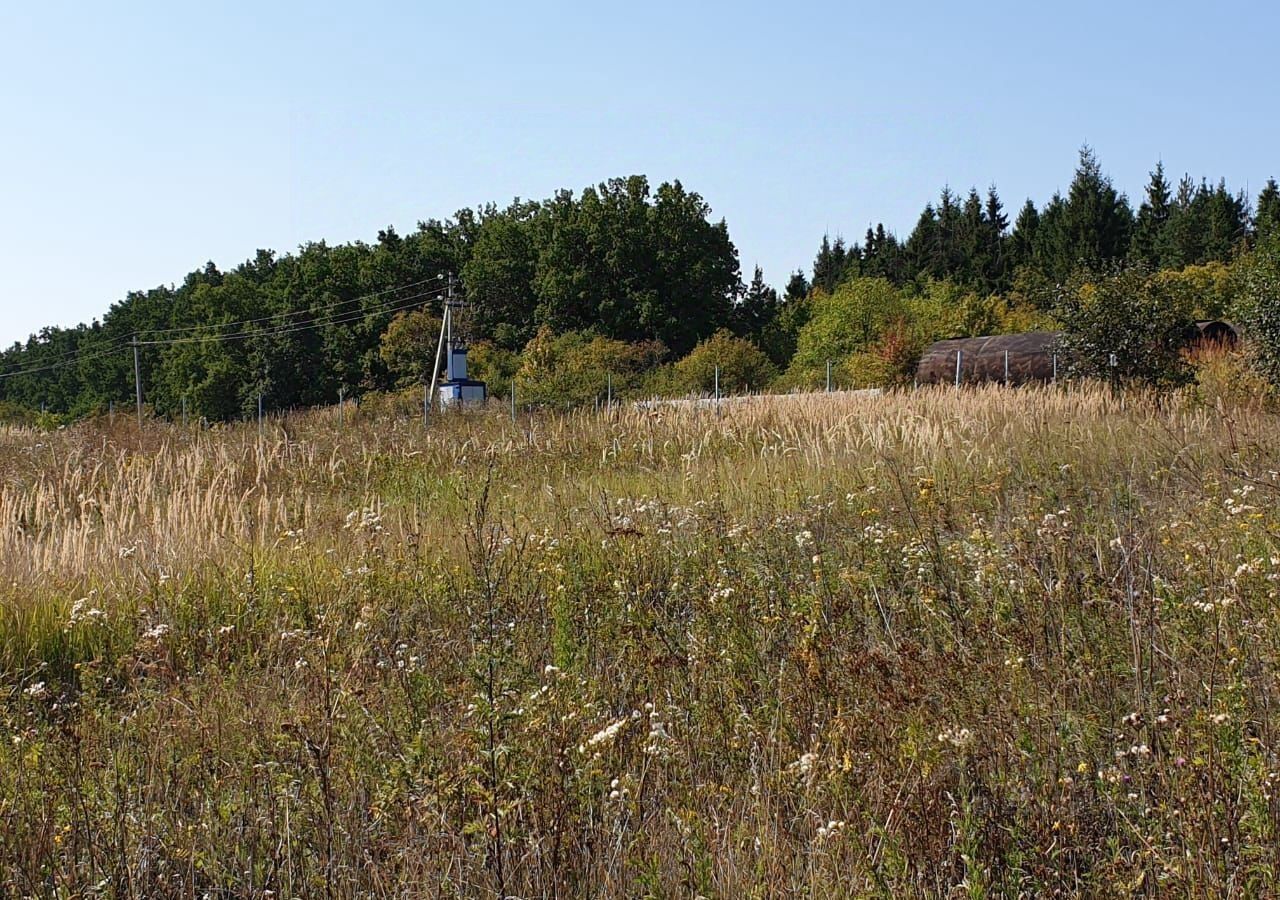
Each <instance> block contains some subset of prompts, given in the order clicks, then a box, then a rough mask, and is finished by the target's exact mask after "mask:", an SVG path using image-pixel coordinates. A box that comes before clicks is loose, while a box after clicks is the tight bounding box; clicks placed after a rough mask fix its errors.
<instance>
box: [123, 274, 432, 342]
mask: <svg viewBox="0 0 1280 900" xmlns="http://www.w3.org/2000/svg"><path fill="white" fill-rule="evenodd" d="M441 277H442V276H436V277H433V278H423V279H420V280H419V281H410V282H409V283H407V284H401V285H397V286H396V287H392V288H386V289H385V290H381V291H375V292H373V293H372V294H363V295H361V296H359V297H352V298H351V299H350V300H340V301H337V302H334V303H330V304H328V305H327V306H322V307H319V308H318V309H309V310H286V311H284V312H278V313H272V314H271V315H269V316H262V317H260V318H257V319H241V320H240V321H237V322H217V323H212V324H210V323H206V324H203V325H187V326H184V327H179V328H151V329H143V330H141V331H139V332H138V333H137V336H139V337H141V336H143V335H154V334H166V335H172V334H185V333H187V332H191V331H200V330H201V329H206V328H207V329H214V328H243V327H245V326H246V325H257V324H259V323H262V322H270V321H273V320H275V319H285V318H288V317H289V316H296V315H304V314H316V313H321V312H327V311H331V310H336V309H337V308H338V307H342V306H350V305H352V304H353V303H361V302H363V301H365V300H372V299H373V298H375V297H382V296H385V295H386V294H393V293H395V292H396V291H407V290H409V289H411V288H416V287H420V286H422V285H424V284H426V283H428V282H431V281H439V280H440V279H441Z"/></svg>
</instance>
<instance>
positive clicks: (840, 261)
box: [813, 234, 856, 294]
mask: <svg viewBox="0 0 1280 900" xmlns="http://www.w3.org/2000/svg"><path fill="white" fill-rule="evenodd" d="M853 259H856V257H853V258H851V254H850V252H849V250H848V249H847V248H846V247H845V243H844V238H843V237H836V240H835V243H832V242H831V240H830V238H829V237H828V236H827V235H825V234H824V235H823V236H822V247H821V248H819V250H818V257H817V259H815V260H814V261H813V286H814V287H815V288H820V289H821V290H823V291H826V292H827V293H828V294H830V293H832V292H834V291H835V289H836V287H837V286H838V285H839V284H840V282H841V281H843V280H844V278H845V275H846V273H847V270H848V268H849V265H850V263H851V262H852V261H853Z"/></svg>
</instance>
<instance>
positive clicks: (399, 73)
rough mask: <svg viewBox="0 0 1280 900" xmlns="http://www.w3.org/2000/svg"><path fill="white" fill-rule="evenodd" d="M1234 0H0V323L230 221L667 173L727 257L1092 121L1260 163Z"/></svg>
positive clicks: (775, 267) (1260, 82)
mask: <svg viewBox="0 0 1280 900" xmlns="http://www.w3.org/2000/svg"><path fill="white" fill-rule="evenodd" d="M1278 25H1280V6H1277V5H1276V4H1274V3H1264V2H1252V3H1243V2H1233V0H1225V2H1223V0H1219V2H1217V3H1185V2H1180V0H1166V2H1160V3H1149V2H1125V0H1112V2H1108V3H1098V2H1080V0H1077V2H1072V3H1029V2H1025V0H1024V2H1017V3H1012V2H982V3H963V4H961V3H942V2H936V3H918V2H917V3H913V2H897V3H893V2H883V0H881V2H877V3H850V2H836V0H828V2H807V3H806V2H790V3H755V2H738V3H727V2H718V0H712V2H698V0H685V2H679V3H677V2H667V0H650V2H647V3H625V4H624V3H608V2H594V3H586V2H581V3H578V2H543V3H509V4H495V3H453V4H447V5H445V4H439V5H437V4H434V3H429V2H418V3H412V2H395V3H390V2H383V3H379V2H365V3H352V2H347V3H342V4H336V3H328V2H310V3H296V2H271V3H262V2H256V3H246V2H224V3H204V4H194V3H183V2H173V0H168V2H162V3H161V2H157V3H139V2H129V0H121V2H117V3H113V4H90V3H83V2H81V3H68V2H59V0H46V2H40V3H21V4H19V3H14V2H10V3H4V4H3V6H2V7H0V115H2V118H0V173H2V174H0V343H3V344H4V345H8V344H9V343H11V342H12V341H13V340H15V339H20V338H25V337H26V336H27V334H29V333H30V332H32V331H34V330H36V329H38V328H39V327H40V326H42V325H47V324H60V325H70V324H75V323H76V322H80V321H87V320H91V319H93V318H95V317H97V316H99V315H101V313H103V312H104V311H105V310H106V309H107V307H108V306H109V305H110V304H111V303H113V302H115V301H117V300H119V299H121V298H122V297H123V296H124V294H125V292H126V291H128V290H131V289H140V288H147V287H153V286H156V285H158V284H168V283H172V282H175V281H179V280H181V278H182V277H183V275H185V274H186V273H187V272H188V271H190V270H191V269H193V268H196V267H198V266H200V265H202V264H203V263H204V261H205V260H208V259H212V260H213V261H214V262H216V263H217V264H218V265H219V266H223V267H227V268H229V267H231V266H234V265H235V264H236V263H238V262H240V261H242V260H243V259H245V258H247V257H248V256H250V255H252V254H253V252H254V251H255V250H256V249H257V248H259V247H269V248H272V249H276V250H281V251H284V250H289V249H292V248H294V247H296V246H297V245H298V244H300V243H302V242H304V241H308V240H318V239H325V240H328V241H330V242H342V241H348V240H353V239H358V238H359V239H366V240H372V239H374V238H375V237H376V234H377V231H378V229H379V228H381V227H385V226H386V225H388V224H390V225H394V226H395V227H396V228H397V229H399V230H401V231H402V232H406V231H410V230H412V229H413V227H414V225H415V224H416V222H417V221H418V220H419V219H425V218H432V217H436V218H443V217H446V216H448V215H450V214H452V213H453V212H454V211H455V210H456V209H458V208H460V207H462V206H472V205H476V204H479V203H484V202H487V201H497V202H499V203H506V202H507V201H509V200H510V199H512V198H513V197H515V196H517V195H518V196H521V197H529V198H543V197H546V196H548V195H550V194H551V193H552V192H553V191H554V190H555V189H557V188H560V187H571V188H574V189H580V188H581V187H583V186H584V185H587V184H591V183H594V182H597V181H601V180H604V179H606V178H609V177H613V176H621V175H627V174H633V173H644V174H647V175H648V176H649V177H650V179H651V181H652V182H653V183H654V184H655V185H656V184H657V183H658V182H660V181H663V180H667V179H673V178H679V179H681V180H682V181H683V182H684V184H685V186H686V187H688V188H690V189H692V190H696V191H698V192H699V193H701V194H702V195H703V196H704V197H705V198H706V199H707V200H708V202H710V204H711V205H712V207H713V209H714V212H715V215H716V216H717V217H719V216H723V217H725V218H726V219H727V220H728V222H729V228H730V234H731V235H732V237H733V239H734V241H735V243H736V244H737V246H738V249H739V252H740V254H741V259H742V265H743V271H744V275H745V276H747V277H749V275H750V270H751V267H752V266H754V265H756V264H759V265H761V266H763V267H764V270H765V275H766V278H767V279H768V280H769V281H771V282H773V283H774V284H777V285H781V284H782V283H783V282H785V280H786V277H787V274H788V272H789V271H790V270H792V269H795V268H796V267H804V268H805V269H806V270H807V269H808V268H809V266H810V264H811V262H812V259H813V255H814V252H815V251H816V249H817V246H818V243H819V242H820V240H821V238H822V235H823V233H824V232H830V233H831V234H833V235H835V234H844V235H845V236H846V237H848V238H850V239H857V238H859V237H860V236H861V234H862V232H863V231H864V230H865V229H866V227H867V225H868V224H869V223H872V222H875V221H880V220H883V221H884V222H885V224H886V226H888V227H889V228H891V229H892V230H894V231H896V232H897V233H898V234H899V235H901V236H903V237H905V235H906V234H907V233H908V232H909V230H910V228H911V227H912V225H913V224H914V222H915V219H916V217H917V215H918V214H919V211H920V209H921V208H922V207H923V205H924V204H925V203H926V202H927V201H929V200H931V199H932V198H934V197H936V195H937V193H938V191H939V189H940V188H941V187H942V186H943V185H945V184H949V185H951V186H952V187H953V188H955V189H959V190H967V188H968V187H969V186H971V185H976V186H978V187H979V188H980V189H982V188H985V187H986V186H987V185H989V184H991V183H993V182H994V183H995V184H996V185H997V187H998V189H999V190H1000V193H1001V195H1002V197H1003V198H1004V200H1005V205H1006V207H1008V208H1009V209H1010V210H1011V213H1012V212H1016V209H1017V207H1018V206H1019V205H1020V204H1021V202H1022V201H1023V200H1024V199H1025V198H1026V197H1028V196H1031V197H1033V198H1035V199H1036V201H1037V202H1043V201H1044V200H1045V199H1047V198H1048V197H1049V196H1050V195H1051V194H1052V193H1053V191H1054V190H1056V189H1060V188H1065V186H1066V184H1067V182H1068V181H1069V180H1070V176H1071V171H1072V168H1073V165H1074V163H1075V159H1076V154H1077V150H1078V148H1079V147H1080V145H1081V144H1082V143H1084V142H1086V141H1087V142H1088V143H1089V144H1091V145H1092V146H1093V147H1094V149H1095V151H1096V152H1097V154H1098V157H1099V159H1100V161H1101V162H1102V165H1103V168H1104V169H1105V170H1106V171H1107V172H1108V173H1110V174H1111V176H1112V177H1113V179H1114V180H1115V182H1116V183H1117V185H1118V186H1119V187H1120V188H1122V189H1123V190H1125V191H1127V192H1128V193H1129V194H1130V196H1131V197H1136V196H1137V195H1139V194H1140V192H1141V189H1142V186H1143V184H1144V183H1145V181H1146V178H1147V172H1148V171H1149V170H1150V168H1151V167H1152V166H1153V165H1154V163H1155V162H1156V160H1157V159H1163V160H1164V162H1165V165H1166V168H1167V169H1168V170H1170V172H1171V173H1172V174H1173V175H1175V176H1176V175H1178V174H1181V173H1182V172H1184V171H1189V172H1191V173H1192V174H1194V175H1196V176H1197V177H1198V176H1200V175H1206V176H1209V177H1211V178H1215V179H1216V178H1217V177H1219V176H1224V177H1226V178H1227V180H1228V183H1229V185H1230V186H1232V187H1233V188H1247V189H1248V190H1249V192H1250V195H1251V196H1253V195H1256V193H1257V190H1258V189H1259V188H1260V187H1261V185H1262V183H1263V181H1264V180H1265V179H1266V178H1267V177H1268V176H1270V175H1278V176H1280V151H1278V148H1280V116H1277V115H1276V110H1277V103H1278V101H1277V97H1276V90H1277V88H1278V87H1280V74H1278V73H1277V70H1276V67H1275V63H1274V54H1275V39H1276V33H1277V26H1278Z"/></svg>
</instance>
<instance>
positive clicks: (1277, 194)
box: [1253, 178, 1280, 243]
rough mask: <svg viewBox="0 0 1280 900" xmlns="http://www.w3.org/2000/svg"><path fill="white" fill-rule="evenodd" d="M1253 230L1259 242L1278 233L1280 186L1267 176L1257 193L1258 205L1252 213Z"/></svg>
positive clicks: (1279, 224) (1279, 232)
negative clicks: (1264, 183) (1259, 191)
mask: <svg viewBox="0 0 1280 900" xmlns="http://www.w3.org/2000/svg"><path fill="white" fill-rule="evenodd" d="M1253 232H1254V237H1255V239H1256V240H1257V242H1259V243H1261V242H1263V241H1265V240H1267V239H1269V238H1271V237H1273V236H1275V235H1280V186H1277V185H1276V180H1275V179H1274V178H1268V179H1267V183H1266V185H1264V186H1263V188H1262V191H1261V193H1259V194H1258V206H1257V209H1256V210H1254V214H1253Z"/></svg>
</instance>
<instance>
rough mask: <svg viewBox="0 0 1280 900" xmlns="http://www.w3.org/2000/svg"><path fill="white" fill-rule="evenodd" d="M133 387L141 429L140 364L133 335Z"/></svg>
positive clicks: (136, 342)
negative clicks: (136, 396)
mask: <svg viewBox="0 0 1280 900" xmlns="http://www.w3.org/2000/svg"><path fill="white" fill-rule="evenodd" d="M130 343H132V344H133V386H134V391H135V393H137V395H138V427H139V428H141V427H142V363H140V362H139V361H138V336H137V335H136V334H135V335H134V336H133V340H132V341H131V342H130Z"/></svg>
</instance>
